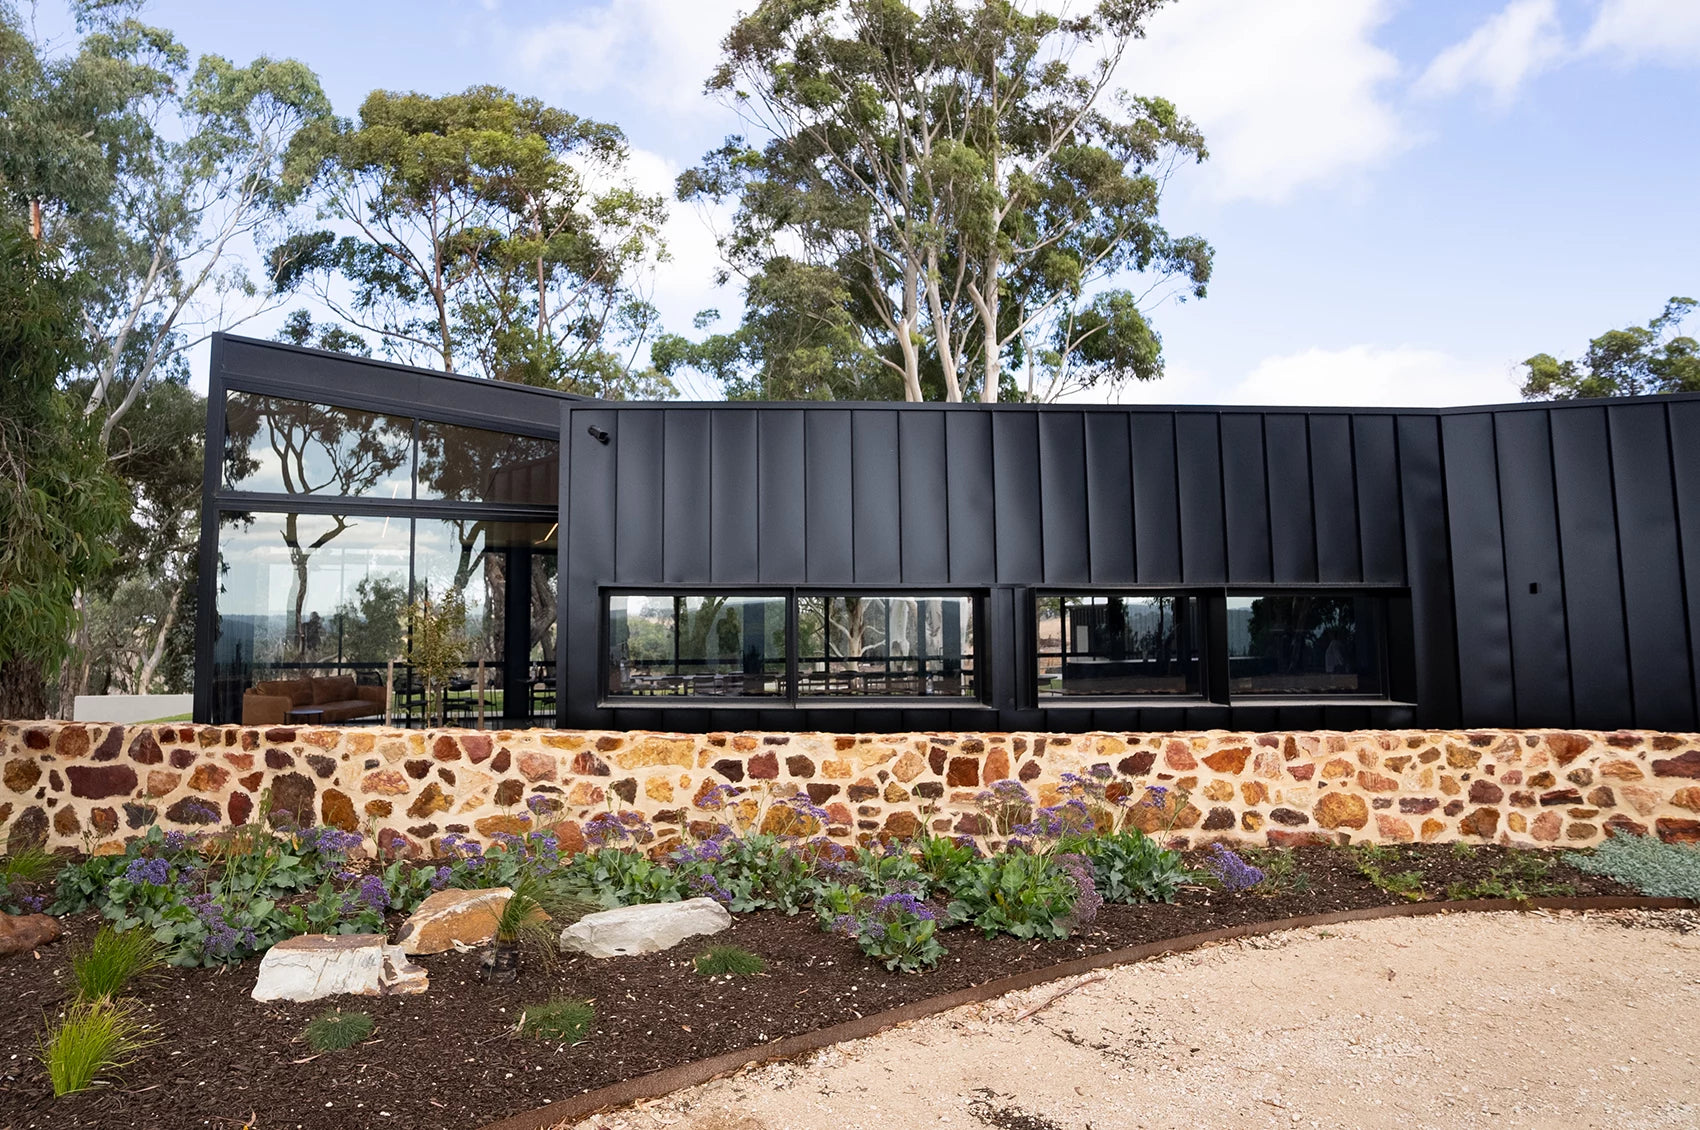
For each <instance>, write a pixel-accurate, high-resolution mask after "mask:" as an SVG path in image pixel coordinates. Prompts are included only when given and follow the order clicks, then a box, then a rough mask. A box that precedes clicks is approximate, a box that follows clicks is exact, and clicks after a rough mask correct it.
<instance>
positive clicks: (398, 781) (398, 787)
mask: <svg viewBox="0 0 1700 1130" xmlns="http://www.w3.org/2000/svg"><path fill="white" fill-rule="evenodd" d="M360 791H361V792H363V793H380V794H382V795H384V796H403V795H405V794H406V793H407V792H409V791H410V790H409V788H408V784H407V778H406V777H404V776H402V775H401V774H400V773H399V772H397V771H396V770H394V769H379V770H377V771H376V772H372V773H368V774H366V776H364V777H362V778H361V779H360Z"/></svg>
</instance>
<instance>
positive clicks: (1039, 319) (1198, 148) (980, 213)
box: [678, 0, 1212, 400]
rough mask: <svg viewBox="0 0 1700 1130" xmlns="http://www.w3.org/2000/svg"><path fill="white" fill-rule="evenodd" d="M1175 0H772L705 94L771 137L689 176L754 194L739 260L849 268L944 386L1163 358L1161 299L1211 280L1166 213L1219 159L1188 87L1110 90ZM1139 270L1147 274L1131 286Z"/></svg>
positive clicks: (705, 191) (877, 339)
mask: <svg viewBox="0 0 1700 1130" xmlns="http://www.w3.org/2000/svg"><path fill="white" fill-rule="evenodd" d="M1160 2H1161V0H1100V2H1099V3H1097V4H1096V5H1095V6H1093V7H1091V8H1088V9H1085V10H1084V11H1082V12H1081V13H1079V14H1077V15H1068V16H1063V15H1057V14H1055V13H1053V12H1051V11H1049V10H1046V9H1044V8H1034V9H1033V10H1027V9H1024V8H1023V7H1022V6H1021V5H1020V4H1019V3H1014V2H1011V0H971V2H968V3H961V2H957V0H929V2H928V3H926V4H924V5H923V6H912V5H910V4H908V3H904V2H901V0H807V2H804V0H763V2H762V3H761V4H759V5H758V6H757V7H756V9H755V11H754V12H752V13H751V14H750V15H748V16H746V17H744V18H743V19H741V20H740V21H739V22H738V23H737V24H736V25H735V26H734V27H733V29H732V31H731V33H730V34H729V35H728V36H727V38H726V40H725V43H724V48H723V49H724V55H723V59H722V62H721V63H720V65H719V67H718V68H717V69H716V70H715V72H714V74H713V75H712V76H711V78H710V79H709V81H708V84H707V85H708V90H709V91H710V93H712V94H715V95H718V96H720V97H722V98H723V99H725V100H726V101H727V102H729V103H730V104H731V105H732V106H733V107H734V108H736V109H737V110H738V111H739V112H740V113H741V114H743V115H744V116H745V117H746V118H747V119H748V120H749V121H750V122H751V123H752V124H753V125H754V126H755V127H756V128H757V129H758V130H759V131H760V132H761V133H762V134H763V135H764V136H765V141H764V143H762V144H761V145H759V146H756V145H752V144H751V143H750V142H748V141H747V140H746V139H745V138H744V137H742V136H735V137H731V138H728V139H727V141H726V143H725V144H724V145H723V146H721V147H720V148H719V149H718V150H716V151H714V152H712V153H710V154H708V155H707V157H706V158H705V159H704V161H703V163H702V164H701V165H700V166H699V167H698V168H696V169H693V170H691V171H689V172H687V173H686V174H685V175H684V176H682V177H681V178H680V180H679V185H678V191H679V195H680V197H681V199H685V200H703V201H706V200H714V201H719V200H725V199H735V200H736V202H737V211H736V218H735V221H734V223H733V226H732V229H731V230H730V231H729V232H727V233H726V234H725V235H724V236H723V237H722V239H721V241H720V245H721V250H722V253H723V255H724V257H725V259H726V261H727V263H728V265H729V268H730V269H731V270H732V271H735V272H737V273H740V274H743V275H745V276H746V277H750V278H754V277H757V276H759V274H760V273H761V272H762V271H763V270H764V269H765V268H766V267H767V265H768V264H770V263H772V262H773V261H775V260H776V259H778V258H781V257H786V258H792V259H799V260H801V261H802V262H804V263H807V264H810V265H814V266H818V267H824V268H827V269H830V270H832V271H835V272H837V273H838V274H839V275H840V276H841V278H842V279H843V280H844V284H845V285H846V286H847V287H848V288H850V289H852V290H853V291H854V293H855V298H854V301H852V302H849V303H846V304H845V307H844V308H845V309H846V310H847V311H849V312H850V313H851V314H852V316H853V317H854V318H855V319H856V322H857V325H858V329H859V330H860V335H861V340H862V343H863V344H864V346H865V347H866V348H867V349H869V350H871V351H872V352H873V353H875V354H876V355H877V356H879V357H880V359H881V362H882V364H884V365H885V366H886V367H888V368H889V369H890V370H891V371H892V372H893V373H894V374H895V375H896V376H897V377H899V378H900V379H901V381H902V385H903V390H904V395H905V397H906V398H907V399H910V400H920V399H924V398H926V396H927V394H928V392H929V391H930V390H929V389H928V388H927V387H926V385H927V383H928V381H927V378H928V376H929V374H931V373H936V379H937V384H938V386H939V392H940V393H941V394H942V398H943V399H946V400H961V399H964V398H965V397H966V396H970V395H972V394H974V393H975V392H976V391H977V393H978V395H979V396H980V398H981V399H984V400H996V399H998V398H999V396H1000V395H1002V394H1003V392H1004V391H1005V390H1006V388H1007V390H1008V391H1011V392H1014V391H1015V390H1016V387H1017V386H1016V385H1015V383H1014V382H1013V380H1011V379H1010V378H1008V377H1007V376H1006V374H1005V371H1004V370H1005V363H1006V359H1011V358H1013V359H1016V360H1018V361H1020V362H1022V363H1023V364H1024V365H1025V366H1026V367H1027V389H1026V394H1027V395H1029V396H1033V397H1038V398H1044V397H1048V396H1055V395H1058V394H1060V393H1061V392H1063V391H1066V390H1068V389H1070V388H1073V387H1078V386H1084V385H1091V384H1094V383H1097V382H1098V381H1101V380H1108V381H1117V380H1121V379H1125V378H1128V377H1133V378H1139V379H1148V378H1150V377H1153V376H1156V375H1158V374H1160V372H1161V356H1160V344H1159V342H1158V338H1157V336H1156V333H1155V331H1154V330H1153V329H1152V328H1151V327H1150V325H1149V323H1148V322H1147V320H1146V317H1145V313H1144V312H1145V310H1146V309H1147V308H1148V307H1149V306H1150V305H1151V304H1152V303H1153V302H1156V301H1160V300H1162V299H1165V298H1168V297H1181V298H1184V297H1186V296H1189V295H1190V296H1197V297H1202V296H1203V295H1204V293H1205V288H1206V284H1207V283H1208V281H1209V277H1210V271H1211V261H1212V252H1211V249H1210V247H1209V245H1208V244H1207V243H1206V242H1205V241H1204V240H1202V239H1200V238H1198V237H1196V236H1188V237H1174V236H1171V235H1170V234H1169V233H1168V231H1167V230H1166V229H1165V228H1164V227H1163V226H1162V224H1161V222H1160V220H1159V214H1158V209H1159V204H1160V201H1161V196H1162V192H1163V189H1164V186H1165V184H1166V183H1167V180H1168V178H1169V176H1170V175H1171V174H1172V172H1173V171H1174V170H1175V169H1176V168H1177V167H1179V166H1180V165H1183V164H1185V163H1187V162H1195V161H1200V160H1203V159H1204V157H1205V148H1204V141H1203V138H1202V136H1201V135H1200V134H1199V132H1198V130H1197V129H1196V128H1195V127H1194V126H1193V125H1192V124H1191V123H1190V122H1189V121H1188V120H1187V119H1185V118H1184V117H1182V116H1181V115H1180V114H1179V113H1178V112H1177V111H1176V109H1175V107H1174V106H1173V105H1171V104H1170V103H1169V102H1167V101H1165V100H1163V99H1161V98H1155V97H1133V96H1129V95H1127V94H1125V93H1123V92H1121V91H1119V90H1117V89H1115V87H1114V81H1115V79H1116V77H1117V75H1118V73H1119V67H1120V64H1121V62H1122V59H1123V57H1124V54H1125V51H1126V49H1127V46H1128V45H1129V43H1131V42H1132V41H1133V40H1135V39H1137V38H1138V37H1139V36H1141V35H1142V34H1143V31H1144V24H1145V21H1146V20H1147V18H1148V17H1149V16H1150V14H1151V12H1152V11H1154V10H1155V9H1156V8H1157V7H1158V6H1159V4H1160ZM1124 280H1134V281H1136V282H1137V289H1126V288H1116V287H1113V286H1112V285H1111V284H1114V283H1119V282H1122V281H1124Z"/></svg>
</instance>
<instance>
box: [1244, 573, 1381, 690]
mask: <svg viewBox="0 0 1700 1130" xmlns="http://www.w3.org/2000/svg"><path fill="white" fill-rule="evenodd" d="M1226 622H1227V637H1228V638H1227V656H1228V692H1229V695H1230V696H1231V697H1234V698H1288V697H1303V698H1312V699H1314V698H1326V697H1342V698H1382V697H1386V696H1387V693H1388V685H1387V642H1386V641H1387V631H1386V626H1387V598H1386V597H1385V596H1382V595H1376V594H1360V593H1351V592H1278V593H1258V594H1249V593H1242V594H1229V596H1228V598H1227V617H1226Z"/></svg>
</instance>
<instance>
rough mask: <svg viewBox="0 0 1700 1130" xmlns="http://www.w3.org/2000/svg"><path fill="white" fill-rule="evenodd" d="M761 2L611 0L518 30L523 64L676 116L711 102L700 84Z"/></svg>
mask: <svg viewBox="0 0 1700 1130" xmlns="http://www.w3.org/2000/svg"><path fill="white" fill-rule="evenodd" d="M754 4H755V0H688V2H687V0H605V2H603V3H581V4H576V5H572V6H571V10H572V12H573V14H572V15H570V16H567V17H564V18H562V19H558V20H554V21H551V22H549V23H547V24H544V25H543V26H541V27H537V28H529V29H525V30H523V31H518V32H514V33H512V34H513V38H514V39H515V40H516V42H517V49H518V54H519V61H520V65H521V67H523V68H524V69H525V71H526V72H527V73H528V74H529V75H530V76H531V77H532V78H533V79H535V80H536V81H538V82H539V83H541V84H543V85H545V86H547V87H550V88H552V89H554V90H556V91H561V92H579V93H583V92H591V93H609V92H615V91H617V92H620V93H622V94H624V95H626V96H628V97H630V98H632V99H634V100H636V101H638V102H641V103H643V104H645V105H647V106H651V107H655V108H659V109H663V110H667V111H669V112H672V113H686V112H690V113H701V112H703V111H704V110H705V109H708V108H709V107H710V106H711V105H712V104H711V103H710V102H709V100H708V99H706V98H704V97H703V93H702V84H703V82H704V81H705V80H706V79H707V78H708V76H709V72H710V71H712V70H713V69H714V66H715V64H716V63H717V62H718V61H719V58H720V41H721V40H722V39H724V38H725V36H726V33H727V31H729V30H730V29H731V27H732V24H733V22H734V21H735V20H736V18H737V16H738V13H739V12H740V11H741V10H747V9H749V8H752V7H753V6H754Z"/></svg>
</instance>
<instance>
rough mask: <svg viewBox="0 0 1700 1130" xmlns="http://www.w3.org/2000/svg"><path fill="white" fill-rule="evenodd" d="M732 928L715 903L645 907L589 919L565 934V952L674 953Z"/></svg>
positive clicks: (599, 954) (625, 908) (615, 954)
mask: <svg viewBox="0 0 1700 1130" xmlns="http://www.w3.org/2000/svg"><path fill="white" fill-rule="evenodd" d="M730 925H732V916H731V915H730V914H728V913H726V908H725V907H723V906H721V905H720V904H719V903H717V902H715V901H714V900H713V899H708V898H699V899H687V900H685V901H684V902H655V903H644V904H642V905H640V906H622V907H620V908H618V909H616V910H603V911H598V912H597V913H595V914H587V915H585V916H584V917H583V918H580V919H579V920H578V921H577V922H574V923H573V924H572V925H571V926H568V927H567V928H566V929H565V930H563V931H562V932H561V948H562V949H568V950H576V951H578V952H579V953H582V954H588V955H589V956H591V957H628V956H630V955H632V954H640V953H656V952H658V951H660V950H664V949H671V948H672V947H674V946H676V945H678V944H679V943H680V942H682V941H684V940H685V939H686V938H692V937H696V936H697V935H698V934H718V933H719V932H720V931H722V930H724V929H726V927H728V926H730Z"/></svg>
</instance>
